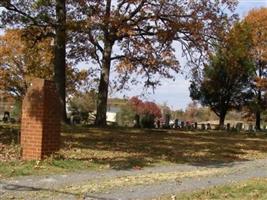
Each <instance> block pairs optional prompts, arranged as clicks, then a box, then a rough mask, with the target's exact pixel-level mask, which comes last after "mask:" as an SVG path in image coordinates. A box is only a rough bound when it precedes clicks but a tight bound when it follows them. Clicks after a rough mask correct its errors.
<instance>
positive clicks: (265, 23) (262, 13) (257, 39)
mask: <svg viewBox="0 0 267 200" xmlns="http://www.w3.org/2000/svg"><path fill="white" fill-rule="evenodd" d="M244 22H245V23H246V24H248V25H249V27H250V29H251V34H252V42H253V44H252V48H251V54H252V57H253V60H254V65H255V78H254V81H253V82H252V88H253V91H254V100H253V101H251V103H250V105H249V110H250V112H251V113H254V115H255V118H256V123H255V125H256V129H257V130H260V129H261V118H262V112H263V110H264V109H266V108H267V105H266V99H265V98H266V96H265V95H266V89H267V84H266V83H267V8H260V9H253V10H251V11H250V12H249V13H248V15H247V16H246V17H245V19H244Z"/></svg>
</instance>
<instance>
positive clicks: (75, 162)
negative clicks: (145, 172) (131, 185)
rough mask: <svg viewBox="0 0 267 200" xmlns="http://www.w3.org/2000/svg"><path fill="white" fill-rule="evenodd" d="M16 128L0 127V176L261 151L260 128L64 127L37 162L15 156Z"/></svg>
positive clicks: (264, 147)
mask: <svg viewBox="0 0 267 200" xmlns="http://www.w3.org/2000/svg"><path fill="white" fill-rule="evenodd" d="M17 133H18V127H3V126H2V127H1V129H0V177H11V176H18V175H30V174H49V173H59V172H66V171H74V170H84V169H90V170H102V169H109V168H113V169H118V170H120V169H127V168H137V169H139V168H142V167H146V166H153V165H158V164H171V163H191V164H197V163H212V162H233V161H245V160H251V159H260V158H265V157H267V137H266V136H265V135H263V133H258V134H253V135H251V134H242V133H225V132H221V131H217V132H216V131H210V132H200V131H199V132H182V131H177V130H140V129H126V128H125V129H124V128H116V129H115V128H113V129H112V128H107V129H97V128H84V127H76V128H64V130H63V131H62V146H61V150H60V151H59V152H57V153H56V154H55V155H53V156H51V157H49V158H47V159H46V160H44V161H41V162H36V161H21V160H19V158H20V147H19V145H17Z"/></svg>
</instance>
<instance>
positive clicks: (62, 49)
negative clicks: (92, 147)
mask: <svg viewBox="0 0 267 200" xmlns="http://www.w3.org/2000/svg"><path fill="white" fill-rule="evenodd" d="M56 17H57V25H56V29H55V34H56V36H55V58H54V59H55V60H54V80H55V83H56V86H57V89H58V92H59V96H60V100H61V105H62V108H61V109H62V120H64V121H65V122H66V121H67V115H66V2H65V0H56Z"/></svg>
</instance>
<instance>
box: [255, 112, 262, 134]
mask: <svg viewBox="0 0 267 200" xmlns="http://www.w3.org/2000/svg"><path fill="white" fill-rule="evenodd" d="M255 126H256V130H261V112H260V111H259V110H258V111H257V112H256V124H255Z"/></svg>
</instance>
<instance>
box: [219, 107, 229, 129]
mask: <svg viewBox="0 0 267 200" xmlns="http://www.w3.org/2000/svg"><path fill="white" fill-rule="evenodd" d="M226 113H227V111H226V110H222V111H221V112H220V116H219V120H220V122H219V123H220V124H219V126H220V129H224V121H225V116H226Z"/></svg>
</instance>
